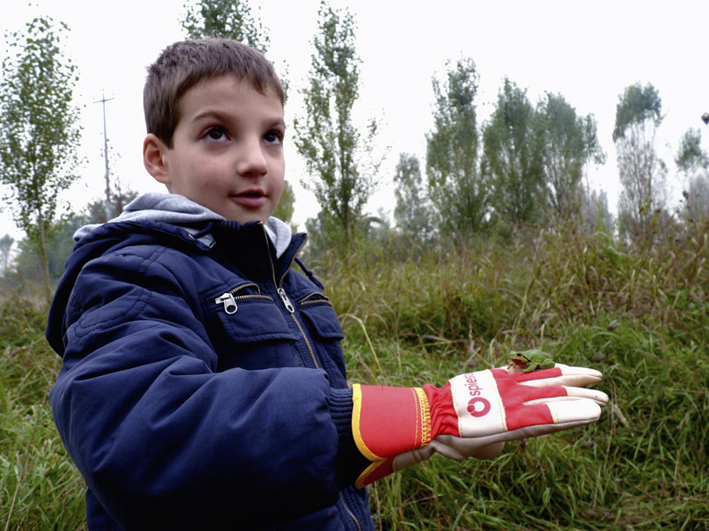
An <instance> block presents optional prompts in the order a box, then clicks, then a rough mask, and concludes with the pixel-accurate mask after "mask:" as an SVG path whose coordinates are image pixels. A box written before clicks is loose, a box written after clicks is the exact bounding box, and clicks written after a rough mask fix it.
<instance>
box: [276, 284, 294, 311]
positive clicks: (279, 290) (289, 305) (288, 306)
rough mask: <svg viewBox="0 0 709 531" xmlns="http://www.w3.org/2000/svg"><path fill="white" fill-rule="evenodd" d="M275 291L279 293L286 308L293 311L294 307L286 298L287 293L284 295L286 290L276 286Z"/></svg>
mask: <svg viewBox="0 0 709 531" xmlns="http://www.w3.org/2000/svg"><path fill="white" fill-rule="evenodd" d="M276 291H278V295H280V297H281V301H282V302H283V306H285V307H286V310H288V311H289V312H290V313H295V308H293V305H292V304H291V302H290V300H289V299H288V295H286V290H284V289H283V288H278V289H277V290H276Z"/></svg>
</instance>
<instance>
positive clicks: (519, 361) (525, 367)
mask: <svg viewBox="0 0 709 531" xmlns="http://www.w3.org/2000/svg"><path fill="white" fill-rule="evenodd" d="M507 359H508V360H510V369H512V370H516V371H522V372H532V371H540V370H542V369H551V368H553V367H554V360H553V359H551V356H549V354H547V353H546V352H542V351H541V350H536V349H534V350H525V351H523V352H512V353H511V354H509V355H508V356H507Z"/></svg>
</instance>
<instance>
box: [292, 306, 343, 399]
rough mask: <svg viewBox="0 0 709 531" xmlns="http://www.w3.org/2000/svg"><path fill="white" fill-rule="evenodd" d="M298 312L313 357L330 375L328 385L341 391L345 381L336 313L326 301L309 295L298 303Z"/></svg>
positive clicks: (339, 330) (339, 328)
mask: <svg viewBox="0 0 709 531" xmlns="http://www.w3.org/2000/svg"><path fill="white" fill-rule="evenodd" d="M297 306H298V310H299V313H300V315H302V316H303V322H304V323H305V326H306V328H307V330H308V333H309V334H310V336H311V337H312V338H313V339H314V341H313V343H314V346H315V350H316V352H317V357H318V359H319V360H320V362H321V363H322V365H323V367H324V368H325V370H326V371H327V372H328V374H329V375H330V384H331V385H332V387H335V388H345V387H346V386H347V378H346V371H345V362H344V358H343V354H342V346H341V345H340V341H342V339H343V338H344V334H343V332H342V326H340V321H339V320H338V318H337V313H336V312H335V309H334V308H333V307H332V305H331V304H330V302H329V301H328V300H327V297H325V296H324V295H322V294H321V293H312V294H310V295H308V296H307V297H304V298H301V299H299V300H298V305H297Z"/></svg>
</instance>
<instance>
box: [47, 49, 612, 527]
mask: <svg viewBox="0 0 709 531" xmlns="http://www.w3.org/2000/svg"><path fill="white" fill-rule="evenodd" d="M283 100H284V98H283V90H282V88H281V84H280V82H279V80H278V78H277V76H276V74H275V73H274V71H273V68H272V66H271V64H270V63H269V62H268V61H267V60H266V59H265V58H264V57H263V56H261V55H260V54H258V53H257V52H255V51H254V50H252V49H250V48H248V47H246V46H244V45H241V44H239V43H236V42H233V41H229V40H216V39H215V40H203V41H186V42H179V43H176V44H174V45H172V46H170V47H168V48H167V49H166V50H164V51H163V53H162V54H161V56H160V57H159V58H158V60H157V61H156V62H155V64H153V65H152V66H151V67H150V68H149V74H148V78H147V82H146V86H145V91H144V107H145V115H146V124H147V130H148V134H147V137H146V139H145V141H144V144H143V154H144V162H145V167H146V169H147V171H148V172H149V173H150V174H151V175H152V176H153V177H154V178H155V179H156V180H157V181H159V182H161V183H163V184H165V185H166V187H167V189H168V191H169V192H170V193H169V194H147V195H145V196H142V197H140V198H138V199H137V200H136V201H134V202H133V203H132V204H131V205H129V206H128V207H127V209H126V211H125V212H124V213H123V214H122V215H121V216H120V217H118V218H117V219H115V220H112V221H111V222H109V223H106V224H104V225H101V226H90V227H85V228H83V229H81V230H80V231H79V232H78V233H77V235H76V239H77V244H76V246H75V248H74V252H73V254H72V256H71V258H70V259H69V261H68V263H67V266H66V271H65V274H64V277H63V278H62V281H61V282H60V285H59V287H58V289H57V293H56V295H55V299H54V302H53V304H52V308H51V310H50V315H49V322H48V327H47V338H48V340H49V342H50V344H51V345H52V347H53V348H54V349H55V350H56V351H57V353H59V354H60V355H61V356H62V357H63V366H62V370H61V372H60V374H59V376H58V378H57V382H56V385H55V386H54V388H53V389H52V391H51V393H50V400H51V404H52V409H53V413H54V417H55V421H56V424H57V427H58V429H59V432H60V434H61V436H62V439H63V441H64V443H65V445H66V447H67V450H68V452H69V454H70V456H71V457H72V459H73V460H74V462H75V463H76V465H77V467H78V468H79V470H80V471H81V473H82V475H83V476H84V479H85V480H86V483H87V486H88V490H87V495H86V509H87V517H88V524H89V529H91V530H134V529H152V530H154V529H160V530H164V529H170V530H172V529H192V530H195V529H205V530H207V529H208V530H219V529H230V530H234V529H327V530H345V529H358V530H364V529H373V522H372V519H371V516H370V514H369V508H368V501H367V491H366V489H364V488H362V487H363V486H364V485H366V484H368V483H371V482H372V481H375V480H377V479H379V478H380V477H383V476H385V475H387V474H390V473H392V472H394V471H395V470H399V469H401V468H403V467H405V466H408V465H410V464H413V463H415V462H418V461H420V460H422V459H427V458H428V457H430V456H431V454H432V453H434V452H436V451H438V452H441V453H443V454H444V455H446V456H448V457H452V458H456V459H461V458H464V457H470V456H477V457H492V456H494V455H496V454H498V453H499V452H500V451H501V449H502V445H503V444H504V441H506V440H512V439H516V438H520V437H527V436H534V435H541V434H543V433H549V432H552V431H558V430H559V429H565V428H568V427H573V426H578V425H582V424H585V423H588V422H593V421H595V420H596V419H597V418H598V416H599V414H600V407H599V404H601V405H602V404H604V403H605V401H606V400H607V397H606V396H605V395H604V394H603V393H600V392H597V391H591V390H585V389H582V388H581V387H572V388H567V387H564V386H565V385H567V386H568V385H573V386H583V385H586V384H588V383H592V382H595V381H598V380H599V379H600V373H597V372H596V371H591V370H589V369H581V368H569V367H563V366H558V368H557V369H549V370H547V371H539V372H538V373H535V374H532V375H526V374H521V373H520V374H518V373H508V372H507V370H504V369H501V370H493V371H481V372H478V373H473V374H468V375H461V376H459V377H457V378H454V379H452V380H451V381H450V382H449V383H448V384H446V386H445V387H443V388H442V389H437V388H435V387H433V386H428V385H427V386H424V387H423V388H411V389H409V388H386V387H376V386H360V385H355V386H354V389H350V388H348V385H347V381H346V374H345V368H344V362H343V357H342V352H341V349H340V340H341V339H342V337H343V336H342V330H341V328H340V325H339V323H338V320H337V316H336V315H335V312H334V311H333V309H332V307H331V306H330V304H329V302H328V300H327V298H326V297H325V296H324V295H323V294H322V285H321V284H320V283H319V282H318V280H317V279H315V278H314V277H313V275H312V274H311V273H310V272H309V271H308V270H307V269H306V268H305V267H304V266H303V265H302V264H300V262H299V261H298V259H297V257H296V255H297V253H298V252H299V250H300V249H301V248H302V247H303V245H304V244H305V235H303V234H291V232H290V230H289V228H288V226H287V225H286V224H285V223H283V222H281V221H279V220H277V219H275V218H272V217H271V214H272V213H273V210H274V209H275V207H276V205H277V204H278V200H279V198H280V195H281V191H282V189H283V182H284V174H285V163H284V157H283V139H284V133H285V123H284V120H283ZM294 263H298V265H299V266H300V268H301V269H302V270H303V271H304V273H305V275H303V274H300V273H296V272H295V271H293V270H292V267H293V264H294ZM570 395H572V396H570ZM493 417H496V418H493ZM500 419H502V420H500Z"/></svg>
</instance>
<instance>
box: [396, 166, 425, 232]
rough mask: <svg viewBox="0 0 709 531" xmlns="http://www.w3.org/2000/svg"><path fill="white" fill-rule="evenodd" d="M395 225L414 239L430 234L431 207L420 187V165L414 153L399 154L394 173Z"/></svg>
mask: <svg viewBox="0 0 709 531" xmlns="http://www.w3.org/2000/svg"><path fill="white" fill-rule="evenodd" d="M394 184H395V185H396V189H395V191H394V194H395V195H396V206H395V207H394V219H395V220H396V224H397V226H398V227H399V228H400V229H401V230H402V231H403V232H404V233H405V234H406V235H408V236H411V237H412V238H415V239H416V240H419V241H421V240H425V239H426V238H427V237H429V236H430V234H431V209H430V208H429V205H428V200H427V198H426V197H425V193H424V190H423V189H422V186H421V185H422V177H421V166H420V164H419V160H418V158H417V157H416V156H415V155H409V154H408V153H401V154H399V162H398V163H397V165H396V173H395V175H394Z"/></svg>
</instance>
